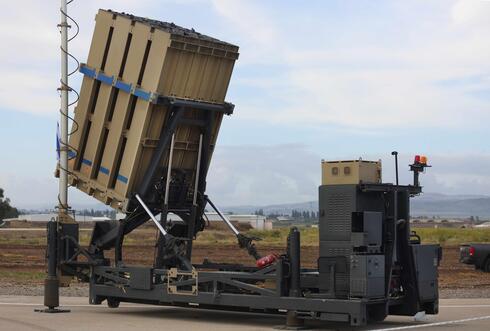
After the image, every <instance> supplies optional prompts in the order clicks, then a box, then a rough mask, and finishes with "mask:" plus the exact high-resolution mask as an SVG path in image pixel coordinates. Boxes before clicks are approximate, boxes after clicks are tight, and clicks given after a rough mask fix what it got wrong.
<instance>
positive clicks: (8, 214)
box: [0, 188, 19, 220]
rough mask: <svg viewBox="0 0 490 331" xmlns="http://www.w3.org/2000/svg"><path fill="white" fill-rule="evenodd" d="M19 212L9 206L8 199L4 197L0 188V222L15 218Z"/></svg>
mask: <svg viewBox="0 0 490 331" xmlns="http://www.w3.org/2000/svg"><path fill="white" fill-rule="evenodd" d="M18 216H19V211H18V210H17V208H14V207H12V206H11V205H10V199H9V198H6V197H5V196H4V190H3V188H0V220H3V219H4V218H16V217H18Z"/></svg>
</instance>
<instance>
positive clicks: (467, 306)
mask: <svg viewBox="0 0 490 331" xmlns="http://www.w3.org/2000/svg"><path fill="white" fill-rule="evenodd" d="M439 308H490V305H461V306H456V305H454V306H452V305H448V306H439Z"/></svg>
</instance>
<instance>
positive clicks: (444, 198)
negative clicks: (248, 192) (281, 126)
mask: <svg viewBox="0 0 490 331" xmlns="http://www.w3.org/2000/svg"><path fill="white" fill-rule="evenodd" d="M222 209H223V210H224V211H227V212H233V213H235V214H250V213H254V212H255V211H256V210H259V209H262V210H263V211H264V214H266V215H268V214H283V215H289V214H291V211H292V210H300V211H317V210H318V201H308V202H300V203H285V204H276V205H265V206H254V205H247V206H231V207H223V208H222ZM412 215H413V216H439V217H469V216H478V217H482V218H490V196H485V195H445V194H440V193H426V194H423V195H421V196H419V197H415V198H414V199H412Z"/></svg>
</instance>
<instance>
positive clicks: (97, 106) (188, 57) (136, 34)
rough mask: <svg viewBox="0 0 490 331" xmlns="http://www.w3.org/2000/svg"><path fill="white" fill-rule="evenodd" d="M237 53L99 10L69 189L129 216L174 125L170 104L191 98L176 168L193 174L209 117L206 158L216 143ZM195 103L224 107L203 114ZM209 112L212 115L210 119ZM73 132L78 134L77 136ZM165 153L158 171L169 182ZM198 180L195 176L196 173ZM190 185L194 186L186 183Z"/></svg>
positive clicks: (180, 128)
mask: <svg viewBox="0 0 490 331" xmlns="http://www.w3.org/2000/svg"><path fill="white" fill-rule="evenodd" d="M237 58H238V47H237V46H234V45H231V44H229V43H226V42H222V41H219V40H217V39H214V38H211V37H208V36H205V35H202V34H199V33H197V32H195V31H194V30H189V29H184V28H181V27H179V26H176V25H174V24H173V23H164V22H160V21H155V20H150V19H146V18H141V17H137V16H133V15H128V14H124V13H116V12H113V11H110V10H99V12H98V14H97V16H96V25H95V30H94V34H93V38H92V44H91V46H90V51H89V55H88V58H87V63H86V64H82V65H81V68H80V72H82V73H83V74H84V78H83V81H82V87H81V89H80V99H79V101H78V104H77V106H76V108H75V117H74V120H75V124H74V127H73V128H74V130H72V131H74V133H73V134H72V135H71V136H70V140H69V145H70V149H71V150H70V160H69V171H70V183H71V184H72V185H73V186H76V187H77V188H78V189H80V190H81V191H83V192H85V193H87V194H89V195H91V196H94V197H95V198H97V199H98V200H100V201H102V202H103V203H105V204H108V205H110V206H112V207H114V208H116V209H119V210H123V211H124V210H125V208H126V205H127V202H128V199H129V198H130V197H131V195H132V194H133V193H135V192H136V191H137V190H138V188H139V187H140V185H141V182H142V180H143V178H144V176H145V173H146V172H147V169H148V167H149V164H150V162H151V161H152V159H153V154H154V151H155V150H156V147H157V145H158V144H159V141H160V139H161V137H162V132H164V131H165V130H168V129H169V128H170V127H171V125H172V118H173V117H174V112H171V111H170V110H169V109H170V108H169V107H170V106H169V105H170V104H173V101H174V99H176V100H187V101H190V102H191V103H185V105H184V106H182V107H185V108H182V109H185V112H183V114H182V115H181V118H182V119H183V120H181V122H179V124H178V125H176V126H175V128H173V130H174V131H173V132H174V145H173V149H174V150H173V157H172V165H171V168H172V169H174V170H181V171H183V172H186V173H192V172H193V171H194V172H196V164H197V163H198V162H197V158H198V152H199V142H200V139H201V137H202V131H203V129H202V125H201V128H199V126H196V123H197V124H199V123H201V122H204V121H205V120H206V119H208V117H210V116H212V117H213V118H212V119H211V120H209V121H208V122H206V123H209V125H211V126H212V127H211V128H209V132H210V134H209V136H210V138H209V141H208V142H207V144H208V146H209V155H208V156H207V158H206V160H207V164H205V165H203V166H204V167H205V168H206V169H207V167H208V166H209V161H210V159H211V154H212V151H213V149H214V145H215V143H216V139H217V135H218V131H219V128H220V124H221V120H222V117H223V114H230V113H231V111H232V109H233V108H232V105H231V104H228V103H226V102H225V95H226V91H227V89H228V84H229V82H230V78H231V74H232V71H233V66H234V63H235V60H236V59H237ZM192 102H195V104H196V105H198V104H206V105H217V106H223V107H224V108H226V109H231V110H230V111H229V112H226V111H225V112H220V111H216V112H211V111H209V112H206V111H203V110H202V109H198V108H199V107H197V106H196V108H193V106H192ZM210 114H211V115H210ZM75 129H76V130H75ZM168 160H169V152H168V150H167V151H166V154H165V156H164V157H163V158H162V162H161V164H159V165H158V171H159V173H158V174H157V175H160V173H161V175H162V176H164V173H165V169H164V168H166V167H167V164H168ZM193 176H195V174H194V175H193ZM189 181H190V182H192V180H190V179H189Z"/></svg>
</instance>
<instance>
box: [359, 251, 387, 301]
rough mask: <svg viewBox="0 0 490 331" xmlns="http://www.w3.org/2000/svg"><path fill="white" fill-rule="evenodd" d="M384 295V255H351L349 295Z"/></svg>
mask: <svg viewBox="0 0 490 331" xmlns="http://www.w3.org/2000/svg"><path fill="white" fill-rule="evenodd" d="M384 295H385V257H384V255H351V257H350V297H360V298H381V297H383V296H384Z"/></svg>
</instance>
